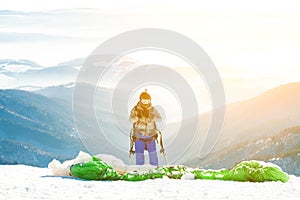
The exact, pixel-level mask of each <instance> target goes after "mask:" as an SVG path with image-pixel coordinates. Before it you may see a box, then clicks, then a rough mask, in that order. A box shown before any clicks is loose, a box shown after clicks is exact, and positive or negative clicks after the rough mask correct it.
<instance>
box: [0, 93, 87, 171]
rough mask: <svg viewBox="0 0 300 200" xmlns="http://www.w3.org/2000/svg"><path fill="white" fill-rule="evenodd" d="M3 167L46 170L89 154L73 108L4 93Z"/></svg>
mask: <svg viewBox="0 0 300 200" xmlns="http://www.w3.org/2000/svg"><path fill="white" fill-rule="evenodd" d="M0 111H1V112H0V140H1V145H0V152H1V153H0V163H2V164H11V163H15V164H16V163H25V164H30V165H36V166H46V165H47V164H48V162H49V161H50V160H51V159H53V158H57V159H62V160H64V159H67V158H72V157H74V156H75V155H76V154H77V153H78V151H79V150H85V148H84V147H83V145H82V144H81V141H80V139H79V137H78V133H77V132H76V130H75V128H74V122H73V116H72V111H71V109H70V107H68V106H65V105H64V104H63V103H60V102H59V101H55V100H52V99H49V98H47V97H45V96H42V95H39V94H35V93H32V92H27V91H20V90H0Z"/></svg>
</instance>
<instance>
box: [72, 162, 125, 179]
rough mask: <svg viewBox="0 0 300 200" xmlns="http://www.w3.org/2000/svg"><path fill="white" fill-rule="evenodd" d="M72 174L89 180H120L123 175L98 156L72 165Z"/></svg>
mask: <svg viewBox="0 0 300 200" xmlns="http://www.w3.org/2000/svg"><path fill="white" fill-rule="evenodd" d="M71 174H72V175H73V176H75V177H78V178H82V179H87V180H119V179H120V178H121V176H120V175H119V174H118V173H117V172H116V171H115V170H114V169H113V168H112V167H111V166H110V165H108V164H106V163H105V162H103V161H102V160H100V159H99V158H97V157H93V160H92V161H90V162H86V163H79V164H76V165H73V166H72V167H71Z"/></svg>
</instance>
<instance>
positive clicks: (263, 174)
mask: <svg viewBox="0 0 300 200" xmlns="http://www.w3.org/2000/svg"><path fill="white" fill-rule="evenodd" d="M187 173H192V174H194V177H195V179H208V180H231V181H250V182H263V181H281V182H287V181H288V180H289V176H288V174H286V173H285V172H283V171H282V170H281V169H280V167H278V166H276V165H273V164H272V165H271V164H267V163H264V162H261V161H254V160H251V161H243V162H241V163H238V164H237V165H235V166H234V167H233V168H232V169H231V170H228V169H221V170H203V169H192V168H188V167H186V166H182V165H175V166H161V167H157V168H156V169H155V170H148V171H146V172H135V173H126V174H123V175H120V174H118V173H117V171H115V170H114V169H113V168H112V167H111V166H110V165H108V164H106V163H105V162H103V161H102V160H100V159H99V158H97V157H93V160H92V161H90V162H86V163H79V164H76V165H73V166H72V167H71V174H72V175H73V176H75V177H78V178H82V179H87V180H126V181H143V180H147V179H156V178H162V177H164V176H167V177H168V178H171V179H181V178H182V176H183V175H185V174H187Z"/></svg>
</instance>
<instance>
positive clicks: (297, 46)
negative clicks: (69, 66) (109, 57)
mask: <svg viewBox="0 0 300 200" xmlns="http://www.w3.org/2000/svg"><path fill="white" fill-rule="evenodd" d="M299 8H300V2H299V1H297V0H286V1H278V0H263V1H261V0H253V1H248V2H245V1H239V0H228V1H222V0H212V1H189V0H187V1H170V0H167V1H159V0H152V1H140V0H133V1H123V0H112V1H98V0H85V1H79V0H75V1H74V0H72V1H67V0H66V1H62V0H52V1H44V0H43V1H35V0H27V1H26V2H25V1H17V0H10V1H1V7H0V52H1V54H0V59H6V58H10V59H29V60H33V61H35V62H37V63H40V64H41V65H43V66H47V67H48V66H54V65H55V64H57V63H60V62H64V61H68V60H72V59H75V58H79V57H87V56H88V55H89V54H90V53H91V52H92V51H93V50H94V49H95V48H96V47H97V46H98V45H100V44H101V43H102V42H103V41H105V40H107V39H109V38H110V37H112V36H114V35H117V34H120V33H122V32H125V31H129V30H133V29H138V28H164V29H170V30H173V31H177V32H179V33H182V34H184V35H186V36H187V37H189V38H191V39H192V40H194V41H195V42H197V43H198V44H199V45H200V46H201V47H202V48H203V49H204V50H205V51H206V52H207V53H208V55H209V56H210V57H211V59H212V60H213V62H214V63H215V65H216V67H217V68H218V69H219V71H220V73H221V76H222V78H223V79H224V82H225V87H226V88H227V90H231V89H232V88H231V87H237V85H236V84H237V81H242V82H245V80H246V82H247V81H248V82H247V84H250V83H253V85H254V87H256V86H255V85H257V87H259V88H260V90H259V91H263V90H265V89H269V88H271V87H274V86H275V85H279V84H282V83H287V82H292V81H299V72H300V69H299V66H300V59H299V52H300V12H299ZM144 57H145V56H144ZM141 59H143V56H141ZM229 79H230V80H229ZM253 85H252V86H251V87H253ZM249 87H250V86H249ZM240 90H241V91H239V92H240V93H239V95H237V97H235V98H233V99H240V98H241V97H242V96H243V95H246V94H241V93H246V92H245V91H243V89H240ZM252 95H254V93H253V94H252ZM250 96H251V95H250Z"/></svg>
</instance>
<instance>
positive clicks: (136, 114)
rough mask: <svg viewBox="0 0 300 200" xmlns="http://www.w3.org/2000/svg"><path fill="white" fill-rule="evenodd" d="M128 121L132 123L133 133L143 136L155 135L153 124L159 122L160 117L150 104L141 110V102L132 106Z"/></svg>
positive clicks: (154, 125)
mask: <svg viewBox="0 0 300 200" xmlns="http://www.w3.org/2000/svg"><path fill="white" fill-rule="evenodd" d="M129 120H130V121H131V122H132V123H134V133H135V134H141V135H143V136H150V135H153V134H156V130H155V129H156V124H155V122H161V120H162V119H161V115H160V114H159V113H158V112H157V110H156V109H155V108H154V107H153V106H152V105H151V104H150V105H149V106H148V107H147V108H143V107H142V105H141V102H139V103H138V104H137V105H136V106H134V107H133V108H132V110H131V112H130V117H129Z"/></svg>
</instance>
